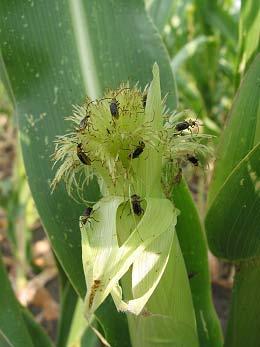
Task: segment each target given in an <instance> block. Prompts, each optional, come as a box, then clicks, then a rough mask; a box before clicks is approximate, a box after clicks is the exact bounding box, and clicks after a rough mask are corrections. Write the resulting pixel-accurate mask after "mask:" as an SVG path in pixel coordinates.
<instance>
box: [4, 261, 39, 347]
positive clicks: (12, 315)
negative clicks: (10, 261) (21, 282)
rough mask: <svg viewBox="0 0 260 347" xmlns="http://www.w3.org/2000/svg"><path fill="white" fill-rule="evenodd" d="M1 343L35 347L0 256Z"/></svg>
mask: <svg viewBox="0 0 260 347" xmlns="http://www.w3.org/2000/svg"><path fill="white" fill-rule="evenodd" d="M0 283H1V290H0V307H1V310H0V344H1V346H4V347H7V346H8V347H16V346H19V347H33V342H32V340H31V338H30V335H29V333H28V330H27V329H26V325H25V323H24V320H23V316H22V313H21V310H20V306H19V304H18V302H17V300H16V298H15V295H14V293H13V291H12V288H11V285H10V283H9V280H8V276H7V273H6V270H5V267H4V264H3V262H2V258H1V256H0Z"/></svg>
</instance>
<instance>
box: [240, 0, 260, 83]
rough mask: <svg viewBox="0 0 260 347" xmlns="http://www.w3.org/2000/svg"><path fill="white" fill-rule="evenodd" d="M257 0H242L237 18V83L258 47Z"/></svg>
mask: <svg viewBox="0 0 260 347" xmlns="http://www.w3.org/2000/svg"><path fill="white" fill-rule="evenodd" d="M259 22H260V6H259V1H255V0H242V1H241V9H240V19H239V57H238V78H237V84H238V83H239V80H240V79H241V78H242V76H243V75H244V74H245V72H246V71H247V69H248V67H249V66H250V64H251V62H252V61H253V60H254V58H255V56H256V55H257V53H259V49H260V25H259Z"/></svg>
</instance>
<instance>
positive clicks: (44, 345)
mask: <svg viewBox="0 0 260 347" xmlns="http://www.w3.org/2000/svg"><path fill="white" fill-rule="evenodd" d="M21 312H22V316H23V319H24V322H25V324H26V327H27V329H28V332H29V334H30V336H31V339H32V342H33V346H37V347H53V344H52V342H51V340H50V338H49V336H48V335H47V333H46V332H45V331H44V330H43V329H42V327H41V326H40V324H38V323H36V321H35V320H34V318H33V316H32V315H31V313H30V312H29V311H28V310H26V309H25V308H22V309H21Z"/></svg>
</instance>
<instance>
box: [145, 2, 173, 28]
mask: <svg viewBox="0 0 260 347" xmlns="http://www.w3.org/2000/svg"><path fill="white" fill-rule="evenodd" d="M173 5H174V2H173V0H153V2H152V4H151V6H150V7H149V8H148V11H149V14H150V16H151V17H152V20H153V22H154V24H155V25H156V27H157V29H158V30H159V32H160V33H162V32H163V29H164V27H165V25H166V24H167V22H168V21H169V20H170V18H171V15H172V10H173Z"/></svg>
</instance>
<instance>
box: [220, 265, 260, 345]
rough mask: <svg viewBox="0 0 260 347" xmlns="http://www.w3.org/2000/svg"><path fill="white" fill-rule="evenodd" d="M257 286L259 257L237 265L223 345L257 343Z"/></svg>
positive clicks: (259, 336)
mask: <svg viewBox="0 0 260 347" xmlns="http://www.w3.org/2000/svg"><path fill="white" fill-rule="evenodd" d="M259 286H260V267H259V259H258V260H250V261H248V262H243V264H241V265H240V266H239V267H237V273H236V276H235V281H234V288H233V290H232V293H233V295H232V304H231V310H230V318H229V322H228V327H227V333H226V338H225V344H224V347H244V346H247V347H256V346H258V345H259V340H260V330H259V312H260V291H259Z"/></svg>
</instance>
